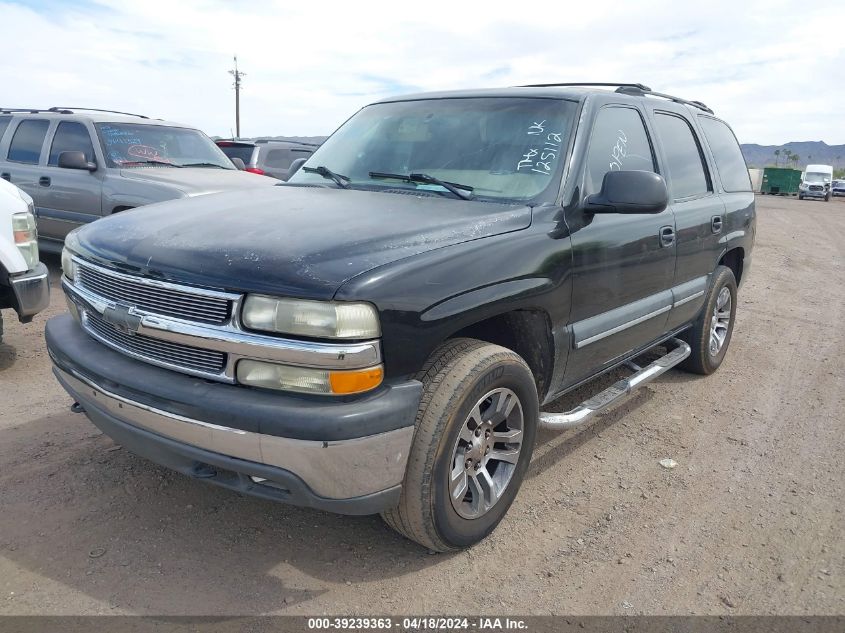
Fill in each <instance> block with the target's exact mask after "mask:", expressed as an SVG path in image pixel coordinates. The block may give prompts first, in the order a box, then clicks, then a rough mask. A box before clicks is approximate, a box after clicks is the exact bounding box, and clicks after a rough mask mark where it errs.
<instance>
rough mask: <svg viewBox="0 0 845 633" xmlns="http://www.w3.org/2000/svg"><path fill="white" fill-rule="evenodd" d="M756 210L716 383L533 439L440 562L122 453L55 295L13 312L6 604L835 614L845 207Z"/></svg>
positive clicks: (1, 358) (842, 537)
mask: <svg viewBox="0 0 845 633" xmlns="http://www.w3.org/2000/svg"><path fill="white" fill-rule="evenodd" d="M758 215H759V221H758V227H759V231H758V238H757V245H756V249H755V251H754V263H753V266H752V269H751V273H750V277H749V278H748V280H747V282H746V283H745V285H744V286H743V287H742V289H741V290H740V301H739V310H738V321H737V326H736V330H735V332H734V336H733V341H732V344H731V349H730V351H729V353H728V356H727V359H726V361H725V364H724V365H723V366H722V368H721V370H720V371H719V372H717V373H716V374H715V375H713V376H711V377H708V378H701V377H693V376H690V375H686V374H683V373H681V372H678V371H672V372H669V373H668V374H665V375H664V376H663V377H661V378H660V379H658V380H657V381H655V382H654V383H652V384H651V385H649V386H648V387H646V388H644V389H642V390H641V391H640V392H639V393H638V394H636V395H635V396H634V397H633V398H632V399H631V400H629V401H628V402H627V403H626V404H625V405H623V406H621V407H619V408H617V409H616V410H614V411H612V412H610V413H608V414H606V415H604V416H601V417H600V418H599V419H598V420H597V421H596V422H595V423H594V424H592V425H591V426H588V427H586V428H584V429H581V430H577V431H570V432H567V433H565V434H562V435H554V434H549V433H544V434H542V435H541V436H540V438H539V441H538V444H537V448H536V450H535V453H534V460H533V464H532V466H531V469H530V471H529V474H528V477H527V479H526V481H525V483H524V484H523V486H522V490H521V492H520V493H519V496H518V497H517V499H516V502H515V503H514V505H513V507H512V508H511V511H510V513H509V515H508V516H507V517H506V519H505V520H504V521H503V522H502V524H501V525H500V526H499V528H498V529H497V530H496V532H495V533H494V534H493V536H492V537H491V538H489V539H488V540H487V541H485V542H483V543H481V544H480V545H478V546H476V547H474V548H473V549H471V550H469V551H466V552H461V553H458V554H453V555H431V554H429V553H428V552H427V551H426V550H424V549H421V548H420V547H418V546H417V545H415V544H414V543H411V542H409V541H406V540H404V539H403V538H401V537H400V536H398V535H396V534H394V533H393V532H391V531H390V530H389V529H388V528H387V527H386V526H385V525H383V524H382V523H381V521H380V520H379V519H378V517H358V518H350V517H341V516H334V515H331V514H325V513H321V512H316V511H311V510H303V509H298V508H293V507H288V506H284V505H280V504H275V503H272V502H269V501H263V500H259V499H253V498H249V497H244V496H240V495H237V494H235V493H232V492H230V491H227V490H222V489H217V488H215V487H213V486H210V485H207V484H204V483H203V482H201V481H193V480H190V479H188V478H185V477H183V476H181V475H178V474H174V473H172V472H169V471H167V470H164V469H162V468H159V467H157V466H155V465H153V464H150V463H148V462H146V461H144V460H143V459H141V458H138V457H135V456H133V455H132V454H130V453H129V452H128V451H126V450H123V449H121V448H120V447H118V446H116V445H115V444H114V443H113V442H112V441H111V440H110V439H109V438H108V437H106V436H104V435H102V434H101V433H100V432H99V431H98V430H97V429H96V428H95V427H94V426H93V425H92V424H91V423H89V422H88V421H87V419H86V418H85V417H84V416H82V415H75V414H73V413H71V412H70V411H69V409H68V405H69V404H70V400H69V398H68V397H67V396H66V395H65V393H64V392H63V391H62V390H61V388H60V387H59V385H58V384H57V383H56V381H55V380H54V379H53V376H52V375H51V373H50V361H49V358H48V356H47V352H46V350H45V347H44V342H43V326H44V321H45V320H46V318H48V317H50V316H52V315H54V314H57V313H59V312H61V311H63V310H64V301H63V298H62V296H61V293H60V292H59V291H58V290H57V289H56V290H55V291H54V294H53V305H52V307H51V309H50V310H49V311H48V312H47V313H46V314H44V315H41V316H39V317H37V318H36V320H35V321H34V322H33V323H31V324H30V325H27V326H22V325H20V324H19V323H17V321H16V320H15V319H14V315H13V314H11V313H9V312H6V329H7V335H6V340H5V343H3V344H0V403H2V406H1V407H0V614H100V613H109V614H159V615H164V614H264V613H292V614H321V613H330V614H353V613H363V614H376V613H377V614H402V613H409V612H415V613H437V614H449V615H451V614H456V613H478V612H488V613H489V612H496V613H498V614H502V613H513V614H550V613H569V614H621V613H627V614H639V613H646V614H727V613H730V614H843V613H845V583H843V574H845V564H843V563H845V528H843V520H845V515H843V509H845V486H844V485H843V484H845V477H844V476H843V475H845V460H843V454H845V440H843V434H845V395H843V394H845V378H843V375H844V374H845V371H843V370H844V369H845V360H844V359H845V334H843V331H845V328H843V316H845V270H843V250H844V249H845V200H842V199H839V200H834V201H832V202H830V203H823V202H811V201H805V202H799V201H797V200H795V199H785V198H772V197H769V196H764V197H759V198H758ZM48 263H49V265H50V266H51V268H52V270H53V271H54V281H55V276H56V275H57V270H58V261H57V259H56V258H50V259H48ZM565 404H566V403H558V407H557V408H562V407H563V406H565ZM665 457H671V458H673V459H674V460H676V461H677V462H678V467H677V468H675V469H674V470H666V469H664V468H662V467H661V466H660V465H659V464H658V462H659V460H661V459H662V458H665Z"/></svg>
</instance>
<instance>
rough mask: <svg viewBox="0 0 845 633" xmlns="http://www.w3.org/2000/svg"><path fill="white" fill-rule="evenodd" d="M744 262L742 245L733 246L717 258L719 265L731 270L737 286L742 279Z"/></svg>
mask: <svg viewBox="0 0 845 633" xmlns="http://www.w3.org/2000/svg"><path fill="white" fill-rule="evenodd" d="M744 262H745V249H744V248H743V247H742V246H735V247H734V248H731V249H729V250H728V251H726V252H725V253H724V254H723V255H722V257H720V258H719V263H718V265H719V266H726V267H728V268H730V269H731V271H733V274H734V278H735V279H736V284H737V286H738V285H739V284H740V282H741V281H742V272H743V268H744V265H745V264H744Z"/></svg>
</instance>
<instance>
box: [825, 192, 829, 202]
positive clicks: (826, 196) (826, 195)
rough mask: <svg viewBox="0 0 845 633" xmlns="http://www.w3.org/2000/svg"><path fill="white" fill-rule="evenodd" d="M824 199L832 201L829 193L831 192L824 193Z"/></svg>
mask: <svg viewBox="0 0 845 633" xmlns="http://www.w3.org/2000/svg"><path fill="white" fill-rule="evenodd" d="M824 201H825V202H830V194H829V193H826V194H825V195H824Z"/></svg>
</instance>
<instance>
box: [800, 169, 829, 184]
mask: <svg viewBox="0 0 845 633" xmlns="http://www.w3.org/2000/svg"><path fill="white" fill-rule="evenodd" d="M804 180H806V181H807V182H830V174H823V173H820V172H816V171H811V172H809V173H808V174H807V175H806V176H804Z"/></svg>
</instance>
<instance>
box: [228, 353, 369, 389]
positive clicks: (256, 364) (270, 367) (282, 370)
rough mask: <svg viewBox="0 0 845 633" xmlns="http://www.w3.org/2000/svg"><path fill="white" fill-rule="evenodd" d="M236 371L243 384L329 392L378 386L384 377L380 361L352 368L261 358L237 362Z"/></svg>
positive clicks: (266, 387)
mask: <svg viewBox="0 0 845 633" xmlns="http://www.w3.org/2000/svg"><path fill="white" fill-rule="evenodd" d="M237 373H238V382H239V383H241V384H242V385H249V386H251V387H262V388H264V389H279V390H282V391H297V392H300V393H321V394H326V395H349V394H353V393H363V392H364V391H370V390H371V389H375V388H376V387H378V386H379V385H380V384H381V381H382V379H383V378H384V369H383V368H382V366H381V365H377V366H376V367H368V368H367V369H358V370H352V371H334V370H326V369H308V368H306V367H291V366H289V365H279V364H277V363H267V362H264V361H258V360H242V361H240V362H238V370H237Z"/></svg>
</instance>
